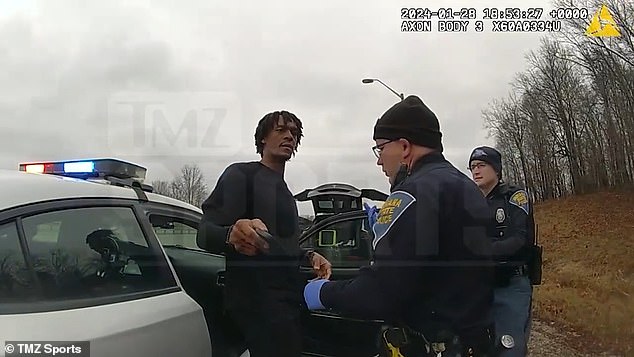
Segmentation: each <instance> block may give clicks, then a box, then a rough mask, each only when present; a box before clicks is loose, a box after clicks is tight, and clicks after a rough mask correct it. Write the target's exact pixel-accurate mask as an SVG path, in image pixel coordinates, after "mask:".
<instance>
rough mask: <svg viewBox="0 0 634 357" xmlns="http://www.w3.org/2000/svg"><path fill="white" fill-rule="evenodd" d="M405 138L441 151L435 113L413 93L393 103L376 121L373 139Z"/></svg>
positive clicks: (440, 139) (438, 127)
mask: <svg viewBox="0 0 634 357" xmlns="http://www.w3.org/2000/svg"><path fill="white" fill-rule="evenodd" d="M400 138H403V139H407V140H408V141H409V142H410V143H412V144H416V145H420V146H426V147H429V148H432V149H437V150H439V151H440V152H442V151H443V147H442V133H441V132H440V124H439V123H438V119H437V118H436V115H435V114H434V113H433V112H432V111H431V110H430V109H429V108H428V107H427V106H426V105H425V104H424V103H423V101H422V100H421V99H420V98H419V97H417V96H414V95H410V96H408V97H407V98H405V99H404V100H402V101H400V102H398V103H396V104H394V105H393V106H392V107H391V108H390V109H388V110H387V111H386V112H385V113H384V114H383V115H382V116H381V117H380V118H379V119H378V120H377V122H376V125H375V126H374V136H373V139H374V140H376V139H387V140H397V139H400Z"/></svg>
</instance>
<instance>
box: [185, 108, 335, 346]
mask: <svg viewBox="0 0 634 357" xmlns="http://www.w3.org/2000/svg"><path fill="white" fill-rule="evenodd" d="M302 137H303V133H302V122H301V121H300V120H299V119H298V118H297V117H296V116H295V115H294V114H292V113H290V112H287V111H276V112H272V113H269V114H266V115H265V116H264V117H263V118H262V119H261V120H260V122H259V123H258V126H257V128H256V131H255V147H256V152H257V153H258V154H260V157H261V160H259V161H252V162H242V163H234V164H232V165H230V166H229V167H227V168H226V169H225V171H224V172H223V173H222V175H221V176H220V178H219V179H218V183H217V185H216V187H215V188H214V190H213V192H212V193H211V195H210V196H209V198H208V199H207V200H206V201H205V202H204V203H203V204H202V210H203V219H202V222H201V224H200V227H199V230H198V236H197V242H198V245H199V246H200V247H202V248H204V249H206V250H208V251H211V252H224V253H225V255H226V282H225V294H226V295H225V307H226V309H227V312H228V313H229V315H230V316H231V317H232V319H233V320H234V321H235V322H236V324H237V326H238V327H239V328H240V330H241V332H242V333H243V335H244V337H245V340H246V344H247V348H248V349H249V352H250V355H251V356H252V357H265V356H266V357H269V356H270V357H272V356H288V357H291V356H292V357H299V356H300V354H301V350H302V333H301V330H300V314H301V310H302V308H303V307H304V305H303V297H302V288H303V285H304V284H303V282H302V281H301V276H300V273H299V265H300V260H301V259H303V258H305V259H308V261H309V262H310V263H312V266H313V268H314V269H315V273H316V275H317V276H318V277H322V278H326V279H327V278H328V277H329V276H330V274H331V265H330V263H329V262H328V261H327V260H326V259H325V258H324V257H322V256H321V255H319V254H317V253H314V252H302V251H301V249H300V247H299V240H298V238H299V234H300V229H299V215H298V211H297V203H296V201H295V199H294V197H293V194H292V193H291V192H290V190H289V189H288V187H287V185H286V182H285V181H284V169H285V167H286V162H287V161H288V160H290V159H291V157H293V156H294V155H295V153H296V152H297V147H298V146H299V144H300V141H301V138H302ZM256 230H262V231H267V232H269V233H270V234H271V235H272V236H273V237H274V239H273V240H270V241H267V240H265V239H263V238H261V237H260V235H259V234H258V232H256Z"/></svg>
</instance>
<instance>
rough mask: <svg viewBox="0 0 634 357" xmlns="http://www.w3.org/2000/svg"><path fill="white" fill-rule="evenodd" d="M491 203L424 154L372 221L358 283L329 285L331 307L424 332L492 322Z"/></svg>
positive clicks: (323, 295) (325, 290)
mask: <svg viewBox="0 0 634 357" xmlns="http://www.w3.org/2000/svg"><path fill="white" fill-rule="evenodd" d="M487 214H488V207H487V202H486V199H485V198H484V196H483V195H482V193H481V192H480V190H479V189H478V187H477V186H476V184H475V183H474V182H473V181H472V180H471V179H469V178H468V177H467V176H466V175H464V174H463V173H461V172H460V171H459V170H457V169H456V168H455V167H454V166H453V165H451V164H450V163H449V162H448V161H446V160H445V158H444V156H443V155H442V154H441V153H433V154H430V155H426V156H424V157H423V158H421V159H420V160H418V161H417V162H416V163H415V164H414V166H413V167H412V172H411V174H410V175H409V176H407V177H406V178H405V179H404V180H403V181H402V182H401V183H398V184H397V185H395V187H394V188H392V190H391V194H390V196H389V198H388V199H387V200H386V202H385V203H384V205H383V206H382V207H381V211H380V212H379V216H378V218H377V223H376V224H375V226H374V233H375V237H374V241H373V246H374V249H375V252H374V253H375V254H374V261H373V264H372V265H371V266H369V267H368V268H365V269H362V270H361V271H360V274H359V276H358V277H356V278H355V279H352V280H345V281H335V282H327V283H325V284H324V285H323V286H322V288H321V292H320V300H321V302H322V304H323V305H324V306H325V307H326V308H332V309H334V310H338V311H341V312H344V313H347V314H352V315H358V316H360V317H363V318H374V319H382V320H385V321H386V322H388V323H401V324H406V325H408V326H410V327H412V328H417V329H418V330H419V331H421V332H423V333H425V331H439V330H440V329H453V331H454V332H455V333H460V332H463V331H467V330H468V329H469V328H472V327H488V325H489V324H490V323H491V320H490V317H489V314H490V309H491V305H492V301H493V276H494V275H493V265H492V261H491V240H490V239H488V238H487V236H486V224H487Z"/></svg>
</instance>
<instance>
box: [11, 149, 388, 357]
mask: <svg viewBox="0 0 634 357" xmlns="http://www.w3.org/2000/svg"><path fill="white" fill-rule="evenodd" d="M145 175H146V169H145V168H143V167H141V166H138V165H136V164H132V163H129V162H125V161H121V160H116V159H95V160H81V161H77V160H75V161H57V162H35V163H25V164H20V167H19V170H18V171H2V170H0V195H1V197H2V201H0V319H1V321H2V323H1V324H0V336H1V337H2V340H3V341H2V343H7V341H75V342H80V341H89V342H90V355H91V356H117V355H119V356H121V355H131V354H134V355H135V356H166V355H178V356H209V355H212V352H213V355H214V356H240V355H241V354H243V355H248V352H246V353H245V347H244V343H243V341H242V338H241V336H240V335H239V334H238V333H237V332H236V329H235V326H234V325H233V323H232V321H231V320H230V319H228V318H227V316H226V315H225V314H224V313H223V307H222V305H223V301H222V296H223V295H222V289H223V286H224V284H223V282H224V269H225V261H224V256H223V254H222V252H207V251H204V250H202V249H200V248H199V247H198V246H197V244H196V233H197V228H198V223H199V221H200V219H201V217H202V212H201V210H200V209H199V208H198V207H194V206H192V205H189V204H187V203H184V202H181V201H179V200H175V199H172V198H169V197H165V196H162V195H159V194H156V193H152V188H151V187H150V186H148V185H145V184H144V183H143V180H144V179H145ZM368 197H370V199H378V200H381V198H383V200H384V198H385V197H387V195H385V194H381V193H379V192H376V191H372V190H357V189H355V188H353V187H351V186H349V185H348V186H346V185H343V184H331V185H330V186H328V185H326V186H322V187H320V188H317V189H312V190H307V191H304V192H303V193H300V194H299V195H297V196H296V198H297V199H298V200H299V201H302V200H304V201H305V200H311V201H312V202H313V205H314V208H315V211H316V213H317V216H318V217H320V218H319V219H316V220H315V222H312V223H311V225H310V226H309V227H308V228H307V229H306V230H305V231H304V233H303V235H302V237H301V238H300V239H301V242H302V246H304V247H312V248H314V249H316V250H317V251H319V252H320V253H322V254H323V255H325V256H326V257H328V259H329V260H330V261H331V262H332V264H333V276H332V279H341V278H348V277H351V276H354V275H355V274H356V273H357V272H358V269H359V267H361V266H364V265H367V264H368V263H369V260H370V259H371V241H372V232H371V230H370V229H368V226H369V225H368V222H367V215H366V213H365V212H364V211H363V209H362V208H361V199H362V198H368ZM301 269H302V272H303V273H304V274H305V275H306V279H307V280H308V279H310V278H313V275H312V271H311V268H310V267H308V266H306V267H302V268H301ZM304 322H305V330H304V332H305V346H306V347H305V354H306V355H312V356H337V355H342V354H343V355H355V356H363V355H366V356H371V355H375V354H376V350H375V349H376V344H375V343H373V342H370V341H373V340H374V339H375V338H376V336H377V331H378V328H380V326H381V324H382V322H381V321H364V320H357V319H351V318H346V317H342V316H339V315H337V314H335V313H330V312H313V313H310V314H308V315H307V316H306V319H305V321H304ZM369 339H371V340H369ZM359 346H365V347H363V348H366V349H365V350H364V349H363V348H360V347H359ZM7 347H8V344H6V345H5V349H3V351H2V352H0V356H2V355H3V353H4V352H5V350H6V351H8V349H7ZM16 352H17V351H16ZM7 355H10V354H9V353H7Z"/></svg>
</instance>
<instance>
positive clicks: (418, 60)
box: [0, 0, 551, 213]
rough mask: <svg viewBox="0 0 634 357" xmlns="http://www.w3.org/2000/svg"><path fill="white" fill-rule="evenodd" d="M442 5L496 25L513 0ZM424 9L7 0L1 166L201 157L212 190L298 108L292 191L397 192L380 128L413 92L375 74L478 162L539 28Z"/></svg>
mask: <svg viewBox="0 0 634 357" xmlns="http://www.w3.org/2000/svg"><path fill="white" fill-rule="evenodd" d="M432 3H433V4H434V5H433V7H432V9H437V8H440V7H452V8H454V9H459V8H461V7H464V6H466V7H474V8H476V9H477V10H478V19H481V18H482V9H483V8H485V7H500V8H503V7H506V6H509V3H510V2H509V1H501V0H498V1H471V0H470V1H426V2H424V4H425V5H426V6H430V5H429V4H432ZM422 4H423V2H421V1H400V2H399V1H392V0H383V1H361V0H359V1H351V0H349V1H345V2H341V1H334V0H326V1H310V2H309V1H256V0H253V1H212V0H201V1H182V2H175V1H111V0H109V1H80V0H77V1H57V0H56V1H28V0H20V1H14V0H0V43H2V46H0V65H1V66H2V69H3V70H2V72H0V117H1V118H2V119H1V120H2V130H1V131H0V147H1V148H2V149H1V150H0V168H8V169H17V165H18V163H19V162H25V161H39V160H62V159H68V158H73V159H74V158H86V157H118V158H122V159H126V160H130V161H133V162H136V163H138V164H141V165H143V166H146V167H147V168H148V180H149V181H151V180H154V179H158V178H164V179H170V178H171V177H172V176H173V174H174V173H176V172H177V171H178V169H179V168H180V166H181V165H183V164H186V163H197V164H199V165H200V166H201V168H203V170H204V174H205V176H206V178H207V180H208V181H209V184H210V185H212V186H213V184H215V182H216V179H217V178H218V175H219V174H220V173H221V171H222V170H223V168H224V167H225V166H226V165H227V164H229V163H231V162H233V161H238V160H257V159H259V157H258V156H256V154H255V148H254V142H253V133H254V129H255V126H256V124H257V121H258V120H259V119H260V118H261V117H262V116H263V115H264V114H265V113H267V112H269V111H273V110H280V109H286V110H289V111H291V112H293V113H295V114H296V115H297V116H298V117H299V118H300V119H302V121H303V123H304V127H305V128H304V129H305V138H304V139H303V142H302V145H301V147H300V150H299V153H298V155H297V156H296V157H295V158H294V159H293V160H292V161H291V162H290V163H289V165H288V168H287V174H286V178H287V181H288V183H289V187H290V188H291V190H292V191H293V192H299V191H301V190H303V189H304V188H306V187H314V186H316V185H318V184H320V183H324V182H348V183H352V184H355V185H357V186H361V187H373V188H377V189H380V190H383V191H387V190H388V184H387V180H386V178H385V176H383V174H382V173H381V171H380V169H379V167H378V166H376V159H375V157H374V156H373V154H372V152H371V150H370V148H371V146H372V145H373V141H372V128H373V125H374V123H375V121H376V119H377V118H378V117H379V116H380V115H381V114H382V113H383V112H384V111H385V110H387V109H388V108H389V107H390V106H391V105H393V104H394V103H395V102H396V101H398V98H397V97H396V96H395V95H393V94H392V93H390V92H389V91H388V90H387V89H385V88H384V87H382V86H381V85H380V84H378V83H375V84H362V83H361V79H362V78H366V77H374V78H380V79H382V80H383V81H384V82H386V83H387V84H388V85H390V86H392V87H393V88H394V89H396V90H397V91H399V92H403V93H404V94H405V95H409V94H415V95H418V96H420V97H421V98H422V100H423V101H424V102H425V103H426V104H427V105H428V106H429V107H430V108H431V109H432V110H433V111H434V112H435V113H436V115H437V117H438V118H439V120H440V125H441V130H442V132H443V144H444V147H445V155H446V156H447V158H448V159H449V160H450V161H451V162H452V163H453V164H454V165H456V166H457V167H458V168H460V169H461V170H462V171H463V172H466V170H465V169H464V168H465V167H466V160H467V157H468V155H469V153H470V151H471V150H472V149H473V147H475V146H477V145H481V144H492V143H493V142H492V140H491V139H487V136H486V132H485V131H484V129H483V121H482V117H481V111H482V110H483V109H484V108H486V107H487V105H488V104H489V103H490V102H491V100H493V99H495V98H500V97H502V96H505V95H506V94H507V93H508V91H509V90H510V86H509V82H511V81H512V80H513V78H514V77H515V75H516V74H517V73H518V72H521V71H523V70H524V69H525V68H526V61H525V59H524V55H525V54H526V53H527V51H529V50H530V49H535V48H536V47H537V46H538V45H539V38H540V34H519V33H514V34H508V33H491V31H490V29H489V30H487V31H485V32H482V33H476V32H475V31H474V30H473V29H470V30H469V32H468V33H458V34H456V33H453V34H450V33H438V32H437V31H435V30H434V31H433V32H431V33H402V32H401V31H400V24H401V21H402V20H401V19H400V9H401V7H408V6H421V5H422ZM514 6H521V7H522V8H528V7H543V8H545V10H546V11H545V12H547V11H548V9H550V6H551V5H550V3H549V2H547V1H536V0H531V1H521V2H520V1H517V4H516V5H514ZM544 18H548V16H547V15H544ZM433 22H434V25H435V20H434V21H433ZM486 24H487V25H488V26H489V28H490V20H489V21H488V22H486ZM471 26H473V25H471ZM179 130H180V132H179ZM306 207H307V206H300V210H301V211H302V212H303V213H307V211H306Z"/></svg>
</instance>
